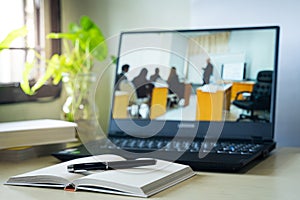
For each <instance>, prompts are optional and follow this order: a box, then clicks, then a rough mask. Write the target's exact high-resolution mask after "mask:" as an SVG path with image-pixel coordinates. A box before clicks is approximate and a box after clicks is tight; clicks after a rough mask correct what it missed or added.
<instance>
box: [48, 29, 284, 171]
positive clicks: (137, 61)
mask: <svg viewBox="0 0 300 200" xmlns="http://www.w3.org/2000/svg"><path fill="white" fill-rule="evenodd" d="M278 48H279V27H278V26H260V27H238V28H237V27H234V28H210V29H198V30H176V31H175V30H150V31H149V30H147V31H133V32H122V33H121V34H120V41H119V55H118V60H117V69H116V73H115V74H116V77H120V76H119V74H121V73H122V66H125V65H129V69H128V71H125V72H123V74H122V78H121V79H118V80H117V78H116V80H115V83H116V85H117V86H118V88H114V91H113V92H112V94H113V102H112V106H111V117H110V125H109V131H108V134H107V135H106V136H105V137H104V138H103V137H102V138H101V139H95V140H92V141H88V142H84V144H83V145H81V146H79V147H76V148H71V149H64V150H62V151H59V152H56V153H53V155H54V156H55V157H57V158H58V159H60V160H62V161H66V160H70V159H74V158H78V157H84V156H89V155H95V154H104V153H114V154H120V155H122V156H124V157H126V158H128V159H134V158H138V157H154V158H161V159H166V160H170V161H174V162H178V163H184V164H188V165H190V166H191V167H192V168H193V169H194V170H199V171H217V172H241V171H245V169H249V167H252V166H253V164H254V163H256V162H257V161H260V160H262V159H263V158H265V157H266V156H268V154H269V153H270V152H271V151H272V150H273V149H274V148H275V146H276V143H275V142H274V140H273V139H274V123H275V108H276V104H275V100H276V82H277V65H278ZM123 68H124V67H123ZM208 68H210V69H211V70H207V69H208ZM207 71H210V72H207ZM207 76H208V78H207ZM79 125H80V124H79ZM79 130H80V127H79ZM95 138H96V137H95ZM83 140H84V139H83Z"/></svg>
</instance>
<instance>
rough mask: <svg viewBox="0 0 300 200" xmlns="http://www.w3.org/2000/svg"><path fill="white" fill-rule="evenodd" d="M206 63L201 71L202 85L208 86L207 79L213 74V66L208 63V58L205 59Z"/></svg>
mask: <svg viewBox="0 0 300 200" xmlns="http://www.w3.org/2000/svg"><path fill="white" fill-rule="evenodd" d="M206 63H207V64H206V67H205V68H203V70H204V73H203V85H205V84H209V79H210V76H211V75H212V74H213V69H214V67H213V65H212V64H211V62H210V58H207V60H206Z"/></svg>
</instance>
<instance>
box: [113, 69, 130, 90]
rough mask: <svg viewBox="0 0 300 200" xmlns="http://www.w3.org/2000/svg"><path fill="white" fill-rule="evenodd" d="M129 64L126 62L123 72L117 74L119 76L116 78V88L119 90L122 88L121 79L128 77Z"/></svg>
mask: <svg viewBox="0 0 300 200" xmlns="http://www.w3.org/2000/svg"><path fill="white" fill-rule="evenodd" d="M129 67H130V66H129V65H128V64H124V65H123V66H122V72H121V73H120V74H118V75H117V78H116V82H115V88H116V90H119V89H120V83H121V81H123V80H127V77H126V75H125V74H126V73H127V72H128V71H129Z"/></svg>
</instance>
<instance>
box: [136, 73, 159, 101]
mask: <svg viewBox="0 0 300 200" xmlns="http://www.w3.org/2000/svg"><path fill="white" fill-rule="evenodd" d="M147 74H148V70H147V69H146V68H143V69H142V70H141V71H140V73H139V75H137V76H136V77H135V78H134V79H133V80H132V83H133V85H134V86H135V89H136V93H137V96H138V98H145V97H150V96H151V93H152V89H153V87H154V86H153V84H152V83H151V82H150V81H149V80H148V79H147Z"/></svg>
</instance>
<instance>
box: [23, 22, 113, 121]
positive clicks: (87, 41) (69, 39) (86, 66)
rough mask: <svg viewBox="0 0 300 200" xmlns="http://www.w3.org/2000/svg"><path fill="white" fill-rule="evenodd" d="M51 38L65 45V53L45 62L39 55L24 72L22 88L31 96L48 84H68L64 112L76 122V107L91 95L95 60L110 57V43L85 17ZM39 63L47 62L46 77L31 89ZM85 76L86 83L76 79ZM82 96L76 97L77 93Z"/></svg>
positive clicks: (48, 36)
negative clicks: (36, 66) (32, 71)
mask: <svg viewBox="0 0 300 200" xmlns="http://www.w3.org/2000/svg"><path fill="white" fill-rule="evenodd" d="M47 38H49V39H62V42H63V45H64V53H62V54H60V55H59V54H54V55H53V56H51V58H50V59H44V58H42V57H41V56H40V55H39V54H36V60H35V61H34V62H31V63H26V65H25V69H24V71H23V82H22V83H21V88H22V89H23V91H24V92H25V93H26V94H28V95H33V94H35V93H36V92H37V91H38V90H39V89H40V88H41V87H42V86H43V85H44V84H45V83H47V82H48V81H50V82H52V84H54V85H57V84H58V83H59V82H60V81H62V80H63V82H64V81H65V82H66V83H65V85H67V86H68V88H67V90H66V91H67V93H68V95H69V97H68V98H67V101H66V102H68V104H69V105H68V106H69V108H68V109H69V110H67V109H65V110H64V111H65V116H64V117H65V119H66V120H68V121H74V108H76V106H77V107H78V106H79V105H80V104H81V103H82V99H83V97H84V96H86V95H88V94H87V92H88V89H89V88H88V87H89V85H88V84H89V81H90V80H87V77H89V75H91V72H92V69H93V66H94V62H95V61H96V60H98V61H103V60H104V59H105V58H106V57H107V54H108V48H107V44H106V42H105V38H104V36H103V34H102V32H101V30H100V28H99V27H98V26H97V25H96V24H95V23H94V22H93V21H92V20H91V19H90V18H89V17H88V16H82V17H81V19H80V23H79V24H76V23H71V24H70V25H69V32H67V33H50V34H48V35H47ZM37 60H45V62H46V65H47V68H46V71H45V73H44V75H43V76H41V77H40V78H39V79H38V80H37V81H36V82H35V84H34V85H33V86H32V87H31V86H30V85H29V75H30V72H31V70H32V69H33V68H34V66H35V62H36V61H37ZM82 74H84V75H83V77H85V78H84V80H78V81H77V83H76V82H74V81H76V80H77V79H76V77H78V76H79V75H82ZM78 84H80V85H79V86H78ZM75 90H77V94H80V95H81V97H79V98H76V99H77V100H76V101H75V98H74V95H75V94H74V92H75Z"/></svg>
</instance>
